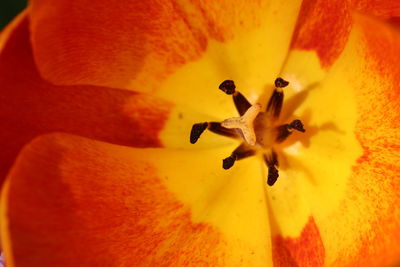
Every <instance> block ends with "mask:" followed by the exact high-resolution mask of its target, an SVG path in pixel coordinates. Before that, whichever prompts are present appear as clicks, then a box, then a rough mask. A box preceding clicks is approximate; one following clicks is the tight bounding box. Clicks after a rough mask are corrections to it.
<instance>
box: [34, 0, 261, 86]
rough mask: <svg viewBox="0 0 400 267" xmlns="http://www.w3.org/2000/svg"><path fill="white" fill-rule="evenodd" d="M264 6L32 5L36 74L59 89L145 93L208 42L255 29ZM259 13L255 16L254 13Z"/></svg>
mask: <svg viewBox="0 0 400 267" xmlns="http://www.w3.org/2000/svg"><path fill="white" fill-rule="evenodd" d="M261 5H262V1H261V3H260V1H241V0H237V1H235V2H234V3H232V2H231V1H218V2H214V1H177V0H169V1H156V0H151V1H130V0H122V1H112V2H110V1H104V0H99V1H90V2H87V1H82V0H80V1H75V2H74V4H71V3H70V1H68V0H61V1H60V0H45V1H43V0H40V1H31V11H32V12H31V18H32V27H31V29H32V33H33V34H32V40H33V48H34V52H35V58H36V59H37V62H38V65H39V69H40V70H41V72H42V73H43V75H44V77H46V78H47V79H49V80H50V81H52V82H55V83H58V84H68V85H71V84H93V85H100V86H111V87H116V88H127V87H128V84H130V83H131V82H132V81H133V80H135V81H136V82H135V86H134V87H136V90H140V91H151V90H154V89H157V88H153V86H154V87H157V86H158V85H157V81H160V80H163V79H164V78H165V77H167V76H168V74H170V73H171V72H173V71H174V70H176V69H177V68H178V67H180V66H182V65H184V64H186V63H188V62H190V61H193V60H196V59H198V58H199V57H200V56H201V54H202V53H203V52H204V51H205V50H206V48H207V45H208V42H209V41H211V40H214V41H219V42H224V41H226V40H228V39H231V38H232V37H233V36H235V34H236V32H237V31H240V30H242V31H243V30H246V29H249V28H254V27H256V26H257V24H258V23H259V22H258V19H259V18H260V14H259V13H260V10H261V8H260V6H261ZM256 14H257V16H256Z"/></svg>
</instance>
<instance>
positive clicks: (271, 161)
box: [264, 151, 279, 186]
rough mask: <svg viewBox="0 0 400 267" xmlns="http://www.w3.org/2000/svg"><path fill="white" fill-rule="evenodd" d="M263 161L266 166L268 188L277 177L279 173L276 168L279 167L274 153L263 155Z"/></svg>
mask: <svg viewBox="0 0 400 267" xmlns="http://www.w3.org/2000/svg"><path fill="white" fill-rule="evenodd" d="M264 161H265V164H266V165H267V166H268V178H267V184H268V185H269V186H273V185H274V184H275V182H276V181H277V180H278V177H279V171H278V168H277V166H278V165H279V163H278V156H277V154H276V153H275V151H271V154H270V155H267V154H264Z"/></svg>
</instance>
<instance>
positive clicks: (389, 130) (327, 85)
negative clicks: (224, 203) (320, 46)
mask: <svg viewBox="0 0 400 267" xmlns="http://www.w3.org/2000/svg"><path fill="white" fill-rule="evenodd" d="M352 19H353V22H352V28H351V32H350V34H349V38H348V41H347V43H346V45H345V47H344V49H343V52H342V53H341V54H340V56H339V57H338V59H337V60H336V61H335V63H334V64H333V65H332V66H331V67H330V68H329V69H323V68H322V67H321V65H320V62H319V61H318V59H317V57H316V56H315V53H314V52H313V51H298V50H294V51H291V53H290V54H289V59H288V64H287V65H286V66H285V68H284V73H283V77H286V76H289V75H291V77H292V78H293V79H291V80H290V81H291V84H292V87H290V86H289V87H288V88H287V89H288V90H287V91H285V93H286V92H287V93H288V94H289V92H290V91H292V94H294V95H296V92H297V93H298V92H299V91H301V92H300V95H302V94H303V97H302V99H303V100H302V101H303V102H302V103H301V105H300V106H299V107H298V108H297V109H296V111H295V115H296V117H298V118H306V120H305V128H306V129H307V132H306V133H305V135H304V136H307V135H309V134H310V135H309V136H308V138H309V140H308V141H307V142H304V140H302V142H299V143H298V144H297V146H292V147H290V149H288V150H287V152H288V155H289V153H291V154H290V155H289V156H290V157H289V156H288V160H287V162H288V163H287V165H288V166H289V167H288V168H287V170H285V169H283V170H282V171H281V172H280V174H281V176H284V175H286V177H287V179H285V180H284V179H281V180H280V183H277V184H276V186H274V187H273V188H272V189H270V190H269V198H270V202H271V210H273V212H274V215H275V216H274V218H275V220H276V222H277V223H276V224H277V225H278V226H279V228H278V231H277V232H278V233H279V235H280V240H284V241H285V244H286V245H285V246H284V248H283V249H282V246H279V243H278V245H276V246H278V247H277V248H275V249H274V251H275V250H278V251H281V250H282V251H281V252H282V253H287V251H289V252H288V253H289V254H290V255H292V258H293V259H294V260H296V263H297V264H298V265H299V266H302V265H305V266H307V264H308V263H310V262H315V261H314V260H313V259H308V258H307V257H305V258H303V259H299V258H298V257H296V256H295V255H299V254H301V250H300V251H299V249H300V247H298V246H293V245H290V244H295V243H296V242H297V241H296V240H301V239H302V238H303V233H304V231H305V229H307V227H308V225H309V218H310V217H312V218H313V220H314V221H315V224H316V227H317V229H318V233H319V235H320V239H321V240H322V244H323V247H324V249H325V260H324V264H325V266H386V265H387V264H390V263H392V262H395V261H396V260H397V261H398V260H399V258H400V234H399V233H400V209H399V206H400V205H399V204H400V194H399V188H400V182H399V173H400V164H399V162H400V149H399V148H400V147H399V143H400V133H399V129H400V69H399V68H398V67H397V66H398V62H399V61H400V34H399V32H398V31H397V30H396V29H394V28H393V27H392V26H391V25H390V24H388V23H386V21H384V20H379V19H377V18H372V17H371V16H365V15H360V14H354V15H353V18H352ZM315 59H316V60H315ZM296 77H297V78H298V80H296ZM294 85H296V86H297V87H295V86H294ZM304 93H305V96H306V97H304ZM315 127H316V128H315ZM313 131H314V134H313V133H312V132H313ZM296 161H297V162H296ZM282 178H283V177H282ZM288 188H289V190H288ZM313 242H316V243H318V242H319V241H318V238H313ZM277 254H279V253H277Z"/></svg>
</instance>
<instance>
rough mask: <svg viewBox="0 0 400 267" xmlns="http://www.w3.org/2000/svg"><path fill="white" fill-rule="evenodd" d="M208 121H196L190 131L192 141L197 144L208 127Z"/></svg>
mask: <svg viewBox="0 0 400 267" xmlns="http://www.w3.org/2000/svg"><path fill="white" fill-rule="evenodd" d="M207 127H208V123H207V122H202V123H196V124H194V125H193V126H192V131H191V132H190V143H192V144H195V143H196V142H197V140H199V138H200V135H201V134H202V133H203V132H204V131H205V129H207Z"/></svg>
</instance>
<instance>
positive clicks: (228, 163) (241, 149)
mask: <svg viewBox="0 0 400 267" xmlns="http://www.w3.org/2000/svg"><path fill="white" fill-rule="evenodd" d="M254 154H256V151H255V150H254V149H253V148H251V147H250V146H249V145H247V144H246V143H242V144H241V145H240V146H238V147H237V148H236V149H235V150H234V151H233V152H232V154H231V155H230V156H229V157H227V158H226V159H224V160H223V161H222V167H223V168H224V169H225V170H227V169H229V168H231V167H232V166H233V164H234V163H235V161H237V160H240V159H244V158H247V157H250V156H253V155H254Z"/></svg>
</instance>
